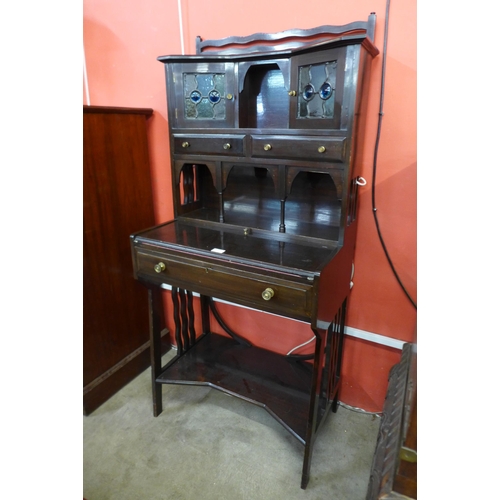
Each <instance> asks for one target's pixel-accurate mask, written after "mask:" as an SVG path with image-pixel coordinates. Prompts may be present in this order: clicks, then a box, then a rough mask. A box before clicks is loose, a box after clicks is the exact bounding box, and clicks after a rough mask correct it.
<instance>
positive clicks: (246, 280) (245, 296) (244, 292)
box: [136, 249, 313, 319]
mask: <svg viewBox="0 0 500 500" xmlns="http://www.w3.org/2000/svg"><path fill="white" fill-rule="evenodd" d="M136 274H137V276H138V277H139V278H141V279H143V280H146V281H149V282H152V283H154V284H161V283H167V284H170V285H172V286H176V287H180V288H185V289H187V290H191V291H195V292H199V293H201V294H203V295H209V296H212V297H217V298H220V299H223V300H228V301H231V302H234V303H237V304H241V305H246V306H248V307H254V308H258V309H261V310H265V311H268V312H274V313H276V314H281V315H284V316H289V317H293V318H299V319H300V318H304V319H307V318H310V317H311V309H312V302H313V283H312V282H304V283H301V282H297V281H293V280H287V279H280V278H276V277H272V276H266V275H264V274H259V273H258V272H257V273H250V272H245V271H241V270H239V269H233V268H228V267H224V266H222V265H214V264H212V263H205V262H203V261H201V260H196V259H194V258H193V259H191V258H189V257H180V256H171V255H168V254H162V253H160V252H150V251H149V250H143V249H138V250H137V253H136Z"/></svg>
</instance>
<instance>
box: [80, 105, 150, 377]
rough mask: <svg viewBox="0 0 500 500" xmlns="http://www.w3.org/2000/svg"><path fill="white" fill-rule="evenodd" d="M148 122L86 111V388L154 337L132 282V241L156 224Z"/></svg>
mask: <svg viewBox="0 0 500 500" xmlns="http://www.w3.org/2000/svg"><path fill="white" fill-rule="evenodd" d="M145 121H146V118H145V116H144V115H137V114H118V113H111V114H108V113H95V112H92V113H85V112H84V117H83V128H84V137H83V147H84V166H83V197H84V203H83V225H84V238H83V240H84V247H83V313H84V314H83V358H84V374H83V384H84V386H87V385H88V384H90V383H91V382H92V381H94V380H95V379H97V378H98V377H100V376H102V375H103V374H104V373H105V372H107V371H109V370H110V369H112V368H113V367H114V366H115V365H117V364H118V363H120V362H122V361H123V359H124V358H126V357H127V356H129V355H130V354H131V353H132V352H134V351H135V350H137V349H138V348H139V347H140V346H141V345H143V344H144V343H145V342H147V341H148V339H149V337H148V312H147V293H146V290H145V289H143V287H142V286H141V285H140V284H139V283H138V282H137V281H135V280H134V278H133V267H132V259H131V255H130V242H129V237H130V234H131V233H133V232H134V231H137V230H139V229H141V228H143V227H148V226H152V225H153V224H154V211H153V202H152V194H151V179H150V172H149V161H148V145H147V137H146V124H145ZM139 365H141V367H142V369H144V365H143V364H142V363H139ZM137 373H139V372H137ZM137 373H135V374H134V376H135V375H137ZM127 381H128V380H126V381H124V383H123V385H125V383H127Z"/></svg>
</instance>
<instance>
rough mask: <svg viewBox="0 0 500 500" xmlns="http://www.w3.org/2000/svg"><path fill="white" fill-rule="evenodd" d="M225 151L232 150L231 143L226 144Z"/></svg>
mask: <svg viewBox="0 0 500 500" xmlns="http://www.w3.org/2000/svg"><path fill="white" fill-rule="evenodd" d="M222 147H223V148H224V149H226V150H227V149H231V144H229V142H226V144H224V146H222Z"/></svg>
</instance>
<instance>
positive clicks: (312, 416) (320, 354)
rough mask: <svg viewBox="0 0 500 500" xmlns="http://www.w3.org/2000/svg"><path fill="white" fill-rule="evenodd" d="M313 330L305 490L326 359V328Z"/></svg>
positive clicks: (305, 456) (303, 470)
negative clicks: (314, 337)
mask: <svg viewBox="0 0 500 500" xmlns="http://www.w3.org/2000/svg"><path fill="white" fill-rule="evenodd" d="M313 331H314V334H315V335H316V347H315V350H314V367H313V380H312V387H311V401H310V403H309V418H308V422H307V434H306V449H305V452H304V464H303V467H302V482H301V484H300V487H301V488H302V489H303V490H305V489H306V487H307V483H308V482H309V474H310V470H311V458H312V450H313V445H314V439H315V437H316V427H317V420H318V404H319V398H320V392H321V379H322V374H323V365H324V360H325V342H326V330H324V329H320V328H318V329H316V330H313Z"/></svg>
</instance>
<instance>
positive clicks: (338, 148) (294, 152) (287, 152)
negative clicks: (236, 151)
mask: <svg viewBox="0 0 500 500" xmlns="http://www.w3.org/2000/svg"><path fill="white" fill-rule="evenodd" d="M345 154H346V139H345V137H316V138H313V137H305V136H304V137H302V136H278V135H274V136H260V135H259V136H257V135H252V152H251V155H252V156H253V157H257V158H291V159H300V160H311V161H331V162H343V161H344V160H345Z"/></svg>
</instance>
